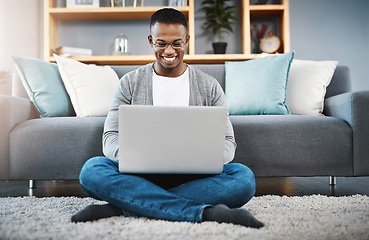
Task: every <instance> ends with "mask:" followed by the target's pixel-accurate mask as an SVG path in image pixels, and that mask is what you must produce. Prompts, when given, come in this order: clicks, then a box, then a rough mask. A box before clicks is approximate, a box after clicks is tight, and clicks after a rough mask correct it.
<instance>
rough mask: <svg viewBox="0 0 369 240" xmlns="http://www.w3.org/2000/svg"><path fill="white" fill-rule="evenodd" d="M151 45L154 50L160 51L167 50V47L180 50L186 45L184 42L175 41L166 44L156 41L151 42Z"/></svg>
mask: <svg viewBox="0 0 369 240" xmlns="http://www.w3.org/2000/svg"><path fill="white" fill-rule="evenodd" d="M152 45H154V47H155V48H156V49H160V50H164V49H167V47H168V46H169V45H170V46H172V48H173V49H181V48H183V47H184V46H185V45H186V42H184V41H182V40H177V41H174V42H172V43H170V44H168V43H167V42H164V41H160V40H158V41H156V42H154V41H153V43H152Z"/></svg>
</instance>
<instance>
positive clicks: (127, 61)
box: [48, 54, 261, 65]
mask: <svg viewBox="0 0 369 240" xmlns="http://www.w3.org/2000/svg"><path fill="white" fill-rule="evenodd" d="M260 57H261V54H195V55H185V56H184V62H186V63H189V64H203V63H224V62H226V61H246V60H250V59H255V58H260ZM71 59H74V60H78V61H81V62H84V63H86V64H97V65H142V64H147V63H151V62H154V61H155V56H154V55H121V56H116V55H95V56H74V57H71ZM48 60H49V61H50V62H55V58H54V57H49V59H48Z"/></svg>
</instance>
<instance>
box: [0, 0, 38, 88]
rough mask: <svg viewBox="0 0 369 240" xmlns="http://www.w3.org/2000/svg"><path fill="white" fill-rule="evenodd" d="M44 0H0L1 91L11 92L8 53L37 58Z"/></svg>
mask: <svg viewBox="0 0 369 240" xmlns="http://www.w3.org/2000/svg"><path fill="white" fill-rule="evenodd" d="M42 1H43V0H0V36H1V37H0V94H10V93H11V88H10V86H11V84H10V81H11V74H12V72H13V69H14V64H13V61H12V59H11V56H27V57H34V58H40V57H41V49H42V39H43V38H42V33H41V18H42V16H43V15H42V9H41V5H42V4H41V3H42Z"/></svg>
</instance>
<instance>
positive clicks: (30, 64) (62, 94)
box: [13, 57, 75, 117]
mask: <svg viewBox="0 0 369 240" xmlns="http://www.w3.org/2000/svg"><path fill="white" fill-rule="evenodd" d="M13 60H14V62H15V67H16V69H17V72H18V74H19V76H20V78H21V81H22V83H23V86H24V88H25V89H26V92H27V94H28V97H29V99H30V100H31V101H32V102H33V104H34V105H35V107H36V109H37V110H38V111H39V112H40V114H41V115H40V116H41V117H58V116H73V115H75V113H74V110H73V107H72V104H71V102H70V99H69V96H68V94H67V92H66V90H65V88H64V84H63V81H62V80H61V77H60V74H59V70H58V66H57V65H56V64H55V63H48V62H45V61H42V60H39V59H35V58H25V57H13Z"/></svg>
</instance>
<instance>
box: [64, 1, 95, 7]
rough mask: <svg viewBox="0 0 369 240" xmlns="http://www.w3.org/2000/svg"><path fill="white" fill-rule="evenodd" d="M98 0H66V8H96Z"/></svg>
mask: <svg viewBox="0 0 369 240" xmlns="http://www.w3.org/2000/svg"><path fill="white" fill-rule="evenodd" d="M98 7H100V0H67V8H98Z"/></svg>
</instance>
